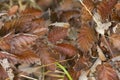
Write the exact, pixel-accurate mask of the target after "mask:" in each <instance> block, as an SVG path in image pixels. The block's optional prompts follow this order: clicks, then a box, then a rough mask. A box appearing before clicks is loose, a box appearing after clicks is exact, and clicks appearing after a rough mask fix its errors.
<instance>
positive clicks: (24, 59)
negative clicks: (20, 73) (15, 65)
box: [14, 50, 40, 63]
mask: <svg viewBox="0 0 120 80" xmlns="http://www.w3.org/2000/svg"><path fill="white" fill-rule="evenodd" d="M14 55H16V56H17V57H18V60H19V62H20V63H36V62H39V61H40V58H39V56H37V55H36V54H35V53H34V52H33V51H32V50H25V51H21V53H20V52H19V54H14Z"/></svg>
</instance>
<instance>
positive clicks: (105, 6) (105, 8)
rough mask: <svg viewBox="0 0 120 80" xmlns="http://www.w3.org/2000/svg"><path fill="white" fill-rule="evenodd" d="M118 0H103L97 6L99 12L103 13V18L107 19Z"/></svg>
mask: <svg viewBox="0 0 120 80" xmlns="http://www.w3.org/2000/svg"><path fill="white" fill-rule="evenodd" d="M116 3H117V0H109V1H107V0H103V1H102V2H101V3H100V4H99V5H98V7H97V11H98V13H99V14H100V15H101V17H102V19H106V18H107V17H108V15H109V14H110V13H111V10H112V9H113V8H114V6H115V4H116Z"/></svg>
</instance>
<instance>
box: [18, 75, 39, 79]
mask: <svg viewBox="0 0 120 80" xmlns="http://www.w3.org/2000/svg"><path fill="white" fill-rule="evenodd" d="M20 76H21V77H24V78H27V79H30V80H37V79H35V78H32V77H29V76H25V75H20Z"/></svg>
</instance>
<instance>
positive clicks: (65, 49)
mask: <svg viewBox="0 0 120 80" xmlns="http://www.w3.org/2000/svg"><path fill="white" fill-rule="evenodd" d="M55 49H56V50H57V51H59V52H61V53H63V54H65V55H67V56H69V57H72V56H74V55H75V54H76V53H77V49H76V48H75V47H74V46H73V45H71V44H65V43H61V44H57V45H56V47H55Z"/></svg>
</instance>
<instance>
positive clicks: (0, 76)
mask: <svg viewBox="0 0 120 80" xmlns="http://www.w3.org/2000/svg"><path fill="white" fill-rule="evenodd" d="M7 78H8V74H7V72H5V70H4V69H3V68H2V66H1V65H0V80H5V79H7Z"/></svg>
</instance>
